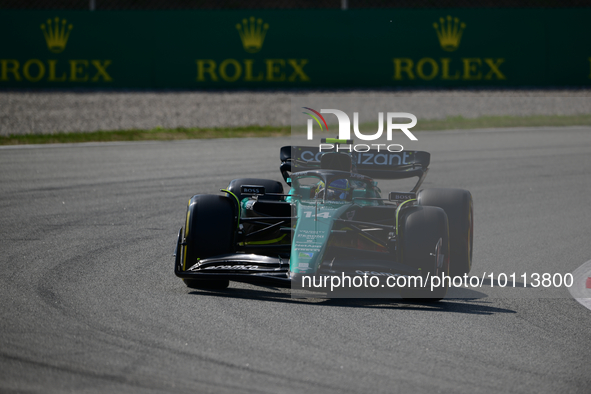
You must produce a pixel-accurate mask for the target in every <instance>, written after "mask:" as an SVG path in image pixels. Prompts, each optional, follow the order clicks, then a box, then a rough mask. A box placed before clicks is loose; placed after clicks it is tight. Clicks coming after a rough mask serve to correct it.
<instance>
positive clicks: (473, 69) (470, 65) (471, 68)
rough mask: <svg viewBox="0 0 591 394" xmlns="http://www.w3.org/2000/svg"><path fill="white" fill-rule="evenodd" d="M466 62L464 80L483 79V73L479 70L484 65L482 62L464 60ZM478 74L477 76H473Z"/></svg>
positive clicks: (472, 59) (474, 59)
mask: <svg viewBox="0 0 591 394" xmlns="http://www.w3.org/2000/svg"><path fill="white" fill-rule="evenodd" d="M462 61H463V62H464V77H463V78H462V79H467V80H472V81H473V80H477V79H482V72H480V70H479V68H478V67H479V66H480V65H482V60H480V59H478V58H468V59H462ZM473 73H477V74H473Z"/></svg>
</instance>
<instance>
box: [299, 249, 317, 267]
mask: <svg viewBox="0 0 591 394" xmlns="http://www.w3.org/2000/svg"><path fill="white" fill-rule="evenodd" d="M313 256H314V253H309V252H300V253H299V254H298V257H300V258H302V259H311V258H312V257H313ZM302 265H304V263H300V266H302ZM305 265H306V267H307V266H308V263H305Z"/></svg>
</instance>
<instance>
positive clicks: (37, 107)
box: [0, 89, 591, 135]
mask: <svg viewBox="0 0 591 394" xmlns="http://www.w3.org/2000/svg"><path fill="white" fill-rule="evenodd" d="M293 97H296V98H306V99H308V98H309V99H310V101H313V100H315V99H320V98H329V97H331V98H333V97H344V98H357V99H359V100H361V101H362V102H364V104H367V103H370V102H372V100H374V101H380V102H383V100H388V102H389V103H391V105H392V108H396V110H398V111H401V112H412V113H415V114H417V116H418V117H419V119H421V118H423V119H438V118H445V117H447V116H458V115H462V116H464V117H477V116H482V115H532V114H557V115H569V114H585V113H591V90H580V89H577V90H484V91H476V90H459V91H443V90H439V91H428V90H419V91H392V90H378V91H327V92H318V91H276V92H275V91H273V92H268V91H257V92H245V91H237V92H228V91H223V92H187V91H158V92H154V91H146V92H141V91H131V92H127V91H101V92H95V91H92V92H85V91H49V92H47V91H44V92H33V91H4V92H0V135H9V134H30V133H33V134H49V133H56V132H60V131H65V132H71V131H86V132H88V131H95V130H121V129H133V128H136V129H150V128H154V127H157V126H161V127H165V128H174V127H221V126H246V125H275V126H279V125H289V124H290V115H291V108H290V105H291V98H293ZM374 116H375V115H374Z"/></svg>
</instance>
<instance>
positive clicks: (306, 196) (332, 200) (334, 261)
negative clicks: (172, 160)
mask: <svg viewBox="0 0 591 394" xmlns="http://www.w3.org/2000/svg"><path fill="white" fill-rule="evenodd" d="M327 142H333V143H336V144H339V143H341V144H342V143H351V141H349V140H347V141H345V140H332V141H331V140H329V141H327ZM280 159H281V165H280V171H281V174H282V176H283V179H284V180H285V182H286V184H287V185H289V186H290V190H289V191H288V193H284V189H283V185H282V183H281V182H277V181H274V180H268V179H251V178H244V179H234V180H233V181H231V182H230V184H229V185H228V187H227V188H226V189H222V190H220V191H221V192H222V193H223V194H221V195H207V194H198V195H195V196H193V197H191V199H190V200H189V204H188V208H187V214H186V221H185V226H184V229H183V228H181V229H180V230H179V233H178V239H177V246H176V253H175V267H174V272H175V274H176V275H177V276H178V277H180V278H182V279H183V281H184V282H185V284H186V285H187V286H188V287H191V288H206V289H222V288H225V287H227V286H228V284H229V281H230V280H232V281H238V282H246V283H252V284H260V285H271V286H276V287H293V285H294V284H295V283H298V284H299V283H300V282H302V281H303V279H302V278H303V277H304V276H307V277H310V276H312V277H314V278H316V277H320V278H322V277H323V276H324V277H326V276H327V275H341V274H343V275H344V274H346V275H352V276H359V275H364V274H365V275H367V274H369V275H377V276H381V277H388V276H392V277H398V276H403V277H419V278H424V279H427V278H428V277H429V276H430V277H433V276H438V277H441V276H442V275H449V276H458V275H460V276H463V275H464V274H467V273H468V272H469V271H470V268H471V265H472V239H473V209H472V196H471V194H470V192H468V191H466V190H460V189H426V190H421V191H419V190H418V189H419V187H420V185H421V184H422V182H423V180H424V179H425V176H426V174H427V171H428V166H429V162H430V154H429V153H427V152H423V151H402V152H393V153H392V152H383V151H382V152H378V151H376V150H370V151H368V152H363V153H356V152H352V153H342V152H335V151H329V152H319V148H318V147H301V146H285V147H283V148H281V151H280ZM410 177H418V182H417V183H416V185H415V186H414V188H413V189H412V190H411V191H410V192H390V193H389V194H388V196H387V198H382V196H381V191H380V189H379V188H378V186H377V182H376V181H375V180H374V179H402V178H410ZM409 282H410V281H409ZM444 282H445V281H444ZM447 289H448V283H443V284H441V286H439V287H437V288H435V289H433V288H432V287H429V286H424V285H416V283H415V285H413V286H406V287H403V288H400V289H398V290H397V292H398V295H401V296H403V297H405V298H429V299H434V300H437V299H441V298H443V297H445V295H446V293H447Z"/></svg>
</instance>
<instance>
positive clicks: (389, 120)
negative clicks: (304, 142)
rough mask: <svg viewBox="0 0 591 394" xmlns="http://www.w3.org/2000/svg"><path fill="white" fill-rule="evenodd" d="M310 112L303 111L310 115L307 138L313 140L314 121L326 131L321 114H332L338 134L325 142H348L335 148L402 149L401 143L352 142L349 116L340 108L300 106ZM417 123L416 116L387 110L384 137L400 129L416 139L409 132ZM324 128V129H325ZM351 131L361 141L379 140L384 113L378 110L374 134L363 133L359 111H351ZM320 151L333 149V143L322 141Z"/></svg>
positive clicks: (357, 149) (390, 138) (390, 150)
mask: <svg viewBox="0 0 591 394" xmlns="http://www.w3.org/2000/svg"><path fill="white" fill-rule="evenodd" d="M302 108H304V109H306V110H308V111H310V112H303V113H304V114H306V115H308V116H310V118H309V119H308V123H307V137H306V138H307V139H308V140H313V139H314V121H316V123H317V124H318V126H320V130H321V131H326V132H328V131H329V129H328V124H327V122H326V119H325V118H324V116H322V114H333V115H335V116H336V117H337V120H338V122H339V136H338V139H337V140H334V139H331V140H330V141H329V140H327V141H326V142H335V143H337V144H339V143H340V144H349V147H348V148H347V147H343V146H340V147H339V146H338V145H337V147H336V148H337V150H347V149H348V150H349V151H351V150H354V151H355V152H367V151H369V150H370V149H371V148H372V147H373V148H376V149H377V150H378V151H379V150H380V147H382V149H387V150H388V151H389V152H400V151H402V150H403V147H402V145H399V144H391V145H387V146H386V144H371V147H370V145H368V144H356V145H353V144H352V140H351V119H350V118H349V116H348V115H347V114H346V113H345V112H344V111H341V110H338V109H321V110H320V111H316V110H315V109H312V108H310V107H302ZM401 118H405V119H409V120H410V123H394V119H401ZM416 124H417V117H416V116H414V115H413V114H411V113H408V112H388V113H387V114H386V139H387V141H392V136H393V131H394V130H400V131H402V132H403V133H404V134H405V135H406V136H407V137H408V138H409V139H410V140H411V141H417V137H415V136H414V134H413V133H411V132H410V130H409V129H410V128H412V127H414V126H416ZM325 129H326V130H325ZM353 133H354V134H355V138H357V139H359V140H362V141H377V140H379V139H380V138H381V137H382V135H383V134H384V113H383V112H378V130H377V131H376V132H375V133H374V134H363V133H361V131H360V130H359V113H358V112H353ZM319 148H320V151H322V150H323V149H324V150H331V149H334V145H333V144H330V143H322V144H320V145H319Z"/></svg>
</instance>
